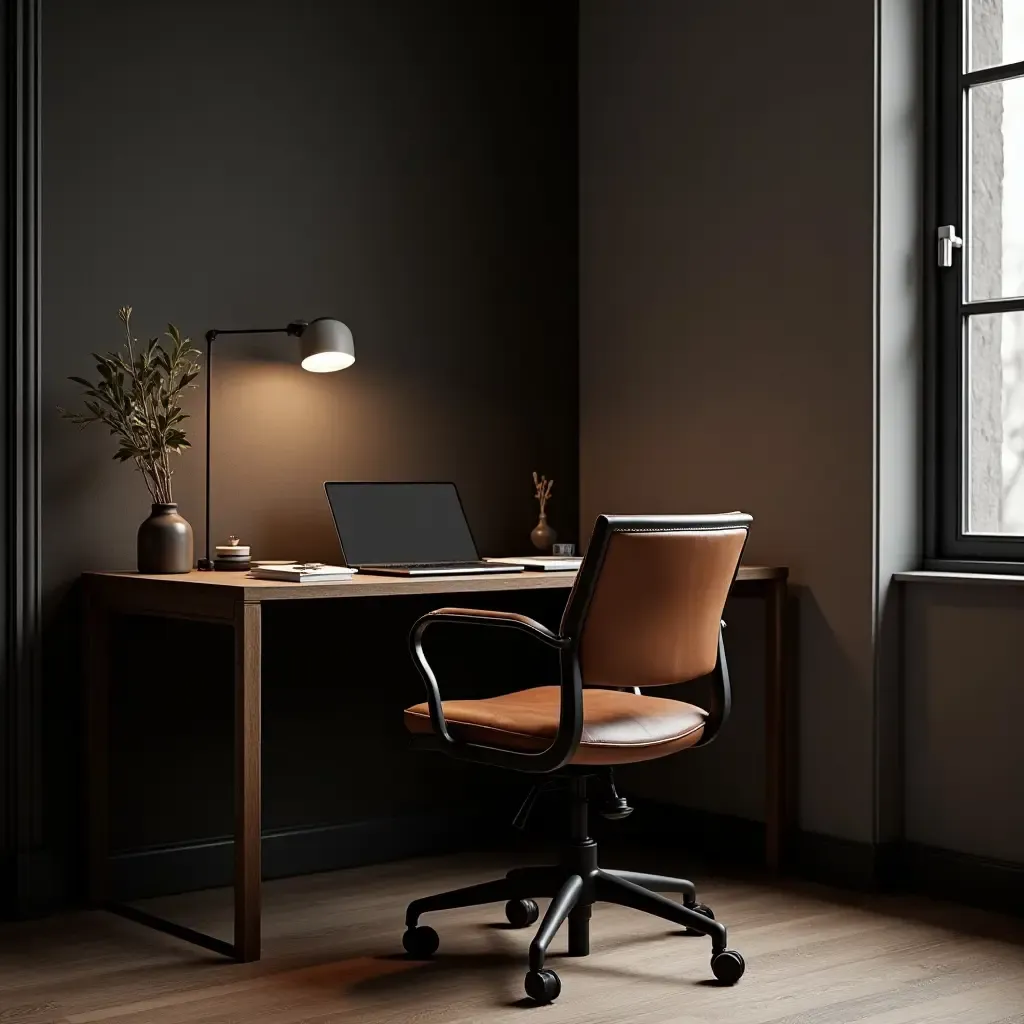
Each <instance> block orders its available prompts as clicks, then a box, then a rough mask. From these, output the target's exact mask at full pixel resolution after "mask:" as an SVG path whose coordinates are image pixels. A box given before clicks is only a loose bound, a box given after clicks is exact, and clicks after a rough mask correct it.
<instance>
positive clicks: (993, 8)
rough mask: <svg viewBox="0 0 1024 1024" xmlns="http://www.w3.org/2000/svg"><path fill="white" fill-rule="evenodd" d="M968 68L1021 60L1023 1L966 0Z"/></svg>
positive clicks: (1022, 47) (976, 69) (1023, 28)
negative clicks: (969, 10)
mask: <svg viewBox="0 0 1024 1024" xmlns="http://www.w3.org/2000/svg"><path fill="white" fill-rule="evenodd" d="M969 2H970V8H971V23H970V33H971V36H970V38H971V44H970V62H971V68H970V69H971V71H978V70H980V69H981V68H991V67H994V66H995V65H996V64H1012V63H1014V61H1018V60H1024V0H969Z"/></svg>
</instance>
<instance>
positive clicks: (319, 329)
mask: <svg viewBox="0 0 1024 1024" xmlns="http://www.w3.org/2000/svg"><path fill="white" fill-rule="evenodd" d="M299 345H300V346H301V358H302V368H303V369H304V370H309V371H310V372H311V373H330V372H331V371H332V370H344V369H345V367H347V366H351V365H352V364H353V363H354V362H355V361H356V345H355V341H354V340H353V338H352V332H351V331H350V330H349V329H348V328H347V327H346V326H345V325H344V324H343V323H342V322H341V321H340V320H333V319H331V318H330V317H320V318H319V319H317V320H313V321H311V322H310V323H308V324H307V325H306V326H305V327H304V328H303V329H302V333H301V334H300V335H299Z"/></svg>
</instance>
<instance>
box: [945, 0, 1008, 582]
mask: <svg viewBox="0 0 1024 1024" xmlns="http://www.w3.org/2000/svg"><path fill="white" fill-rule="evenodd" d="M926 12H927V16H926V19H925V25H926V28H927V31H928V36H927V39H926V50H927V61H926V66H927V71H928V74H927V83H926V103H927V112H926V118H925V125H926V147H927V153H926V155H927V157H928V159H927V160H926V168H927V171H926V181H925V202H926V209H927V212H928V214H929V216H928V217H926V224H927V227H928V234H929V238H928V241H929V243H930V245H929V250H930V251H929V256H928V266H929V267H930V271H929V272H928V274H927V275H926V290H925V296H926V311H925V329H926V335H927V338H928V346H927V359H926V364H925V369H926V387H927V392H928V394H929V399H930V400H929V401H928V403H927V408H926V438H927V452H926V455H927V458H926V476H927V478H928V479H927V481H926V484H927V486H926V494H927V495H928V498H929V500H928V503H927V506H926V509H925V512H926V516H925V528H926V554H927V555H928V556H929V558H928V560H927V564H929V565H933V566H935V563H938V566H936V567H949V566H950V563H968V564H966V565H957V566H955V567H957V568H977V569H979V570H983V569H998V568H1006V569H1007V570H1009V571H1013V572H1017V573H1024V536H1009V535H1008V536H994V535H986V534H969V533H965V532H964V530H963V520H964V511H965V504H964V503H965V501H966V498H967V494H966V487H967V481H966V479H965V477H966V468H967V467H966V464H965V458H964V444H963V438H964V436H965V433H964V432H965V427H966V415H965V413H966V402H965V397H966V393H967V392H966V389H965V386H964V384H965V377H964V369H965V367H964V353H965V348H964V337H965V326H966V324H967V319H968V317H969V316H971V315H978V314H984V313H1009V312H1018V311H1024V297H1021V298H1013V299H991V300H984V301H975V302H968V301H965V299H966V296H965V294H964V291H965V282H964V277H965V275H964V259H965V256H966V255H967V254H966V250H965V249H964V248H961V249H954V250H953V266H952V267H950V268H940V267H939V265H938V258H937V250H938V229H939V227H940V226H941V225H945V224H952V225H954V226H955V228H956V231H957V233H958V234H959V235H960V236H961V237H963V238H964V239H965V241H964V246H967V245H968V244H969V225H968V223H967V202H966V188H967V184H968V177H967V174H968V171H967V143H968V139H967V132H968V130H969V124H968V119H967V116H968V115H967V108H968V100H967V98H968V90H969V89H970V88H971V87H972V86H975V85H983V84H989V83H993V82H1003V81H1008V80H1012V79H1015V78H1021V77H1024V61H1017V62H1014V63H1011V64H1003V65H999V66H998V67H994V68H984V69H982V70H979V71H968V70H967V68H968V59H967V58H968V54H967V46H968V41H969V34H968V29H967V23H968V18H969V17H970V0H926Z"/></svg>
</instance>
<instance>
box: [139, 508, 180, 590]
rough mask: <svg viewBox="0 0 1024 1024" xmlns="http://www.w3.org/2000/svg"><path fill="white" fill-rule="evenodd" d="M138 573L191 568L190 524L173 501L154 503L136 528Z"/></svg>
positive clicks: (173, 571)
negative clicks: (137, 531)
mask: <svg viewBox="0 0 1024 1024" xmlns="http://www.w3.org/2000/svg"><path fill="white" fill-rule="evenodd" d="M138 541H139V546H138V561H139V572H144V573H160V574H165V573H177V572H191V571H192V527H191V526H190V525H189V523H188V521H187V520H186V519H183V518H182V517H181V516H179V515H178V506H177V505H176V504H174V503H170V504H166V505H163V504H155V505H153V508H152V511H151V512H150V514H149V518H148V519H146V520H145V521H144V522H143V523H142V525H141V526H140V527H139V537H138Z"/></svg>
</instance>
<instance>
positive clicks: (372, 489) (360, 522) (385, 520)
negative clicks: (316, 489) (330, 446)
mask: <svg viewBox="0 0 1024 1024" xmlns="http://www.w3.org/2000/svg"><path fill="white" fill-rule="evenodd" d="M324 487H325V489H326V491H327V500H328V501H329V502H330V504H331V512H332V513H333V515H334V525H335V526H336V527H337V528H338V539H339V540H340V541H341V549H342V552H343V553H344V556H345V561H346V562H347V563H348V564H349V565H375V564H387V563H395V562H472V561H476V560H477V559H478V558H479V555H478V553H477V550H476V544H475V543H474V542H473V535H472V534H471V533H470V532H469V524H468V523H467V522H466V514H465V512H463V511H462V502H461V501H460V500H459V492H458V491H457V490H456V489H455V484H451V483H439V484H435V483H425V484H421V483H413V484H401V483H395V484H391V483H327V484H324Z"/></svg>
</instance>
